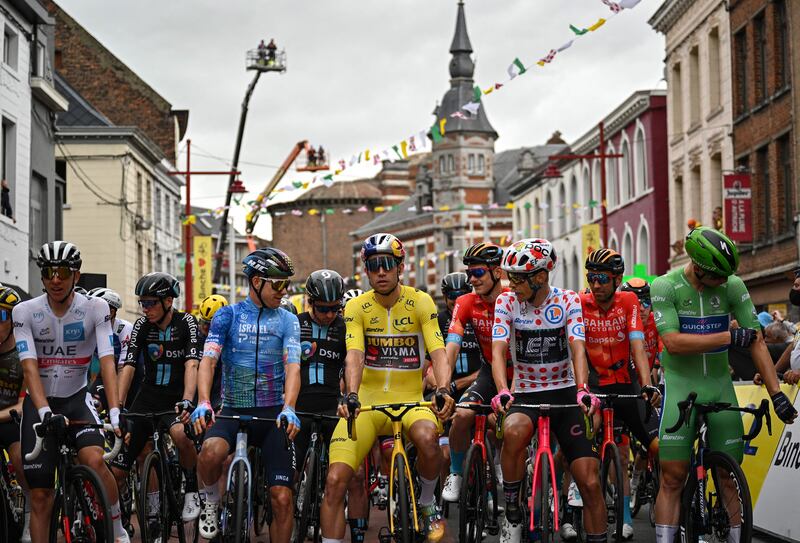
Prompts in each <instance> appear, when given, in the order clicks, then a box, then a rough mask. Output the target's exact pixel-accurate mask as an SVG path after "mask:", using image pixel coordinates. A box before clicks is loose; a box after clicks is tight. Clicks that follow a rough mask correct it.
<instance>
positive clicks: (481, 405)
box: [456, 403, 494, 415]
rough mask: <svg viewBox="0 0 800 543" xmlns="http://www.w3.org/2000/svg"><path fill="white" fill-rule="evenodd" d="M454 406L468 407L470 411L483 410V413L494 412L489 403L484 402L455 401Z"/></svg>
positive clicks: (459, 407)
mask: <svg viewBox="0 0 800 543" xmlns="http://www.w3.org/2000/svg"><path fill="white" fill-rule="evenodd" d="M456 408H458V409H470V410H472V411H479V412H483V413H484V414H487V415H489V414H491V413H493V412H494V410H493V409H492V405H491V404H484V403H457V404H456Z"/></svg>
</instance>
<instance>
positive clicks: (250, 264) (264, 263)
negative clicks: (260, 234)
mask: <svg viewBox="0 0 800 543" xmlns="http://www.w3.org/2000/svg"><path fill="white" fill-rule="evenodd" d="M242 264H243V267H242V271H243V272H244V274H245V275H246V276H247V277H249V278H253V277H275V278H278V279H288V278H289V277H291V276H292V275H294V266H293V265H292V259H291V258H289V255H287V254H286V253H284V252H283V251H281V250H280V249H275V248H274V247H267V248H265V249H256V250H255V251H253V252H252V253H250V254H249V255H247V256H246V257H244V260H242Z"/></svg>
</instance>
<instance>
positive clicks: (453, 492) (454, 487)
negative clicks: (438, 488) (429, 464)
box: [442, 473, 463, 502]
mask: <svg viewBox="0 0 800 543" xmlns="http://www.w3.org/2000/svg"><path fill="white" fill-rule="evenodd" d="M462 479H463V477H462V476H461V475H459V474H458V473H451V474H450V475H448V476H447V480H446V481H445V482H444V489H442V500H444V501H446V502H457V501H458V498H459V496H461V481H462Z"/></svg>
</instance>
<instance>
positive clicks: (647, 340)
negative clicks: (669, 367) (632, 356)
mask: <svg viewBox="0 0 800 543" xmlns="http://www.w3.org/2000/svg"><path fill="white" fill-rule="evenodd" d="M644 348H645V350H646V351H647V361H648V362H649V363H650V369H651V370H652V369H653V368H654V367H655V366H656V362H657V361H658V360H659V359H660V358H661V349H663V348H664V344H663V343H662V342H661V336H659V335H658V329H657V328H656V319H655V317H654V316H653V312H652V311H651V312H650V316H649V317H648V319H647V324H645V326H644ZM658 365H660V364H658Z"/></svg>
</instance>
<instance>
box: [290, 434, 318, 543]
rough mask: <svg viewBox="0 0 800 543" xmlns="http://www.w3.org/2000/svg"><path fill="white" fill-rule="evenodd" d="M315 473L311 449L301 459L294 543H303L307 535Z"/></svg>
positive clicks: (314, 452) (314, 460) (315, 462)
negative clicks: (301, 468) (301, 467)
mask: <svg viewBox="0 0 800 543" xmlns="http://www.w3.org/2000/svg"><path fill="white" fill-rule="evenodd" d="M316 471H317V453H316V451H315V450H314V448H313V447H309V448H308V450H307V451H306V457H305V458H304V459H303V471H301V472H300V484H299V485H298V487H297V498H296V500H295V507H294V510H295V513H294V516H295V523H294V537H293V538H292V541H293V542H294V543H303V542H304V541H305V540H306V537H307V535H308V526H309V523H308V521H309V520H311V519H310V517H311V508H312V506H313V500H314V490H315V489H314V486H315V485H316V481H315V476H316Z"/></svg>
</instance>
